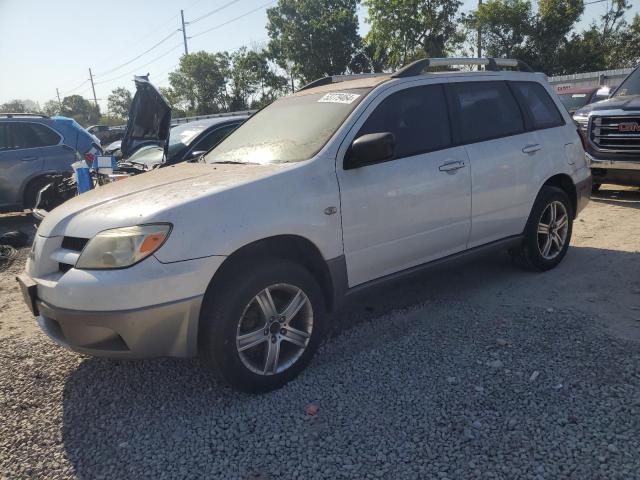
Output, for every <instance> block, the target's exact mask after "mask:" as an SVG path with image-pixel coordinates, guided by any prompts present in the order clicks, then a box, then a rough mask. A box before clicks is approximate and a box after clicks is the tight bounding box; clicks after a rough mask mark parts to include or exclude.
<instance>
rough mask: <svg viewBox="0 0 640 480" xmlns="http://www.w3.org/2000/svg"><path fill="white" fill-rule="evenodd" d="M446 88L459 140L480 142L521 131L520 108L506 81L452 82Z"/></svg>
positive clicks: (522, 124) (522, 128)
mask: <svg viewBox="0 0 640 480" xmlns="http://www.w3.org/2000/svg"><path fill="white" fill-rule="evenodd" d="M447 88H448V92H449V97H450V102H451V107H452V108H451V109H452V113H453V115H454V126H455V127H456V128H454V130H457V132H456V135H457V137H458V141H459V142H461V143H474V142H481V141H484V140H490V139H493V138H499V137H507V136H510V135H516V134H518V133H522V132H524V130H525V128H524V120H523V118H522V112H521V111H520V107H519V106H518V103H517V102H516V99H515V98H514V96H513V94H512V93H511V91H510V90H509V87H508V86H507V84H506V83H505V82H503V81H493V82H462V83H452V84H450V85H449V86H448V87H447Z"/></svg>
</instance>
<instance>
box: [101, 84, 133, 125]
mask: <svg viewBox="0 0 640 480" xmlns="http://www.w3.org/2000/svg"><path fill="white" fill-rule="evenodd" d="M131 101H132V96H131V92H130V91H129V90H127V89H126V88H123V87H119V88H116V89H115V90H113V91H112V92H111V94H110V95H109V97H108V98H107V109H108V110H109V112H110V113H111V115H113V116H115V117H118V118H122V119H125V118H127V117H128V116H129V108H130V107H131Z"/></svg>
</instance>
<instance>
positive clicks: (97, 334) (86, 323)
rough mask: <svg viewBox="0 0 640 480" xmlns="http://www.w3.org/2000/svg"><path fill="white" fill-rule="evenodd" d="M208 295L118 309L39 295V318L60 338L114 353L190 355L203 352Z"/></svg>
mask: <svg viewBox="0 0 640 480" xmlns="http://www.w3.org/2000/svg"><path fill="white" fill-rule="evenodd" d="M202 299H203V296H197V297H192V298H188V299H184V300H179V301H174V302H170V303H165V304H161V305H154V306H150V307H144V308H136V309H131V310H118V311H103V312H100V311H81V310H68V309H64V308H58V307H55V306H53V305H49V304H47V303H46V302H43V301H41V300H37V301H36V304H37V307H38V310H39V313H40V316H39V317H38V323H39V325H40V327H41V328H42V330H43V331H44V332H45V333H46V334H47V335H48V336H49V337H50V338H51V339H52V340H53V341H55V342H56V343H58V344H59V345H62V346H64V347H66V348H69V349H71V350H74V351H76V352H79V353H85V354H88V355H95V356H103V357H110V358H151V357H164V356H170V357H189V356H193V355H195V354H196V353H197V336H198V319H199V315H200V307H201V305H202Z"/></svg>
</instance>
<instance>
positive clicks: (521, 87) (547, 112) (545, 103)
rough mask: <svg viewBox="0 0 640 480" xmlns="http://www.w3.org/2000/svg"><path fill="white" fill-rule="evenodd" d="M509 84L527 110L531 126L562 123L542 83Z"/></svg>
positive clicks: (549, 125)
mask: <svg viewBox="0 0 640 480" xmlns="http://www.w3.org/2000/svg"><path fill="white" fill-rule="evenodd" d="M511 85H512V86H513V90H514V91H515V92H516V95H518V97H519V99H520V102H521V104H522V105H523V107H524V108H525V109H526V110H528V112H529V114H530V117H531V121H532V122H533V128H549V127H557V126H559V125H562V123H563V122H562V116H560V112H558V109H557V108H556V105H555V103H553V100H552V99H551V97H550V96H549V94H548V93H547V91H546V90H545V89H544V87H543V86H542V85H540V84H539V83H535V82H512V83H511ZM585 97H586V95H585ZM586 101H587V100H586V99H585V103H586Z"/></svg>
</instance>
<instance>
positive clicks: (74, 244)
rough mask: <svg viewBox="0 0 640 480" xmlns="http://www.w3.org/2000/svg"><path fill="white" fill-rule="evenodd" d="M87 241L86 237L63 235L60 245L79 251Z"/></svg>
mask: <svg viewBox="0 0 640 480" xmlns="http://www.w3.org/2000/svg"><path fill="white" fill-rule="evenodd" d="M88 241H89V239H88V238H79V237H64V238H63V239H62V245H61V247H62V248H65V249H67V250H73V251H74V252H81V251H82V249H83V248H84V246H85V245H86V244H87V242H88Z"/></svg>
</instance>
